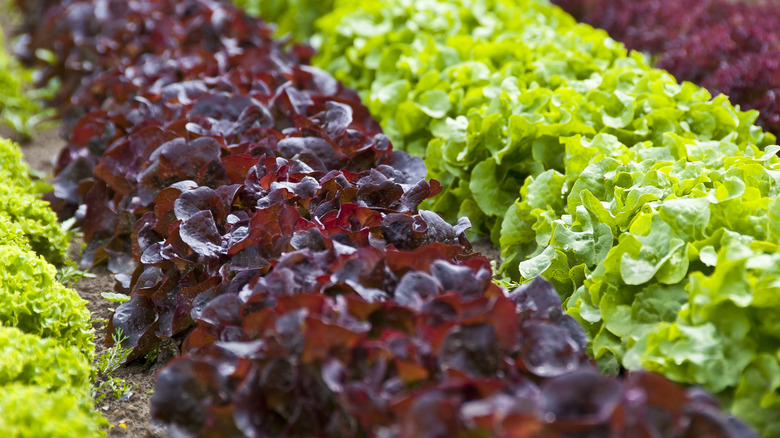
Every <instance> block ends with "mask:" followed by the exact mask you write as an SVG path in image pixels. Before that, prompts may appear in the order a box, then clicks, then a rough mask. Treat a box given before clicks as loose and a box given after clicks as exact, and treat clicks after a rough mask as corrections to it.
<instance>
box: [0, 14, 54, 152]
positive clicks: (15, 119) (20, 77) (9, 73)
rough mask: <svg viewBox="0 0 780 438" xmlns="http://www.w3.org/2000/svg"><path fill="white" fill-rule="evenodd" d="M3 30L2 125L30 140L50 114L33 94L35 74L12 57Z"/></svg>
mask: <svg viewBox="0 0 780 438" xmlns="http://www.w3.org/2000/svg"><path fill="white" fill-rule="evenodd" d="M3 47H5V37H4V36H3V30H2V28H0V123H2V124H3V125H7V126H9V127H11V128H13V129H14V130H15V131H17V132H18V133H20V134H22V135H24V136H26V137H29V136H30V134H31V133H32V129H33V128H34V127H35V125H36V124H38V123H39V122H41V121H42V120H43V119H44V118H45V117H46V115H47V113H46V112H45V111H43V110H42V108H41V105H40V104H38V103H37V102H36V101H35V100H34V99H33V98H32V95H31V94H30V93H29V90H30V89H31V88H32V72H31V71H30V70H27V69H25V68H23V67H22V66H21V65H20V64H19V62H18V61H17V60H16V59H14V58H13V57H12V56H11V55H10V54H8V53H7V52H6V51H5V50H4V49H3Z"/></svg>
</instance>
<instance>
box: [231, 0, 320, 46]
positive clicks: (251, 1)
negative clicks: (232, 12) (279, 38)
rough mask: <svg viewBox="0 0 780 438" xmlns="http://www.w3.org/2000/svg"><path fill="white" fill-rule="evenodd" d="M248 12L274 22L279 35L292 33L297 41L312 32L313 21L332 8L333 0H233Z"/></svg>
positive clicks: (305, 37) (308, 36)
mask: <svg viewBox="0 0 780 438" xmlns="http://www.w3.org/2000/svg"><path fill="white" fill-rule="evenodd" d="M233 3H235V5H236V6H238V7H240V8H244V9H246V10H247V12H249V13H250V14H253V15H257V16H259V17H261V18H262V19H263V20H265V21H267V22H269V23H274V24H276V26H277V30H278V33H279V34H280V35H285V34H288V33H290V34H292V35H293V37H294V38H295V39H296V40H298V41H304V40H308V39H309V38H310V37H311V36H312V35H313V34H314V21H315V20H316V19H317V18H319V17H321V16H322V15H324V14H325V13H327V12H330V11H331V10H332V9H333V0H319V1H311V0H233Z"/></svg>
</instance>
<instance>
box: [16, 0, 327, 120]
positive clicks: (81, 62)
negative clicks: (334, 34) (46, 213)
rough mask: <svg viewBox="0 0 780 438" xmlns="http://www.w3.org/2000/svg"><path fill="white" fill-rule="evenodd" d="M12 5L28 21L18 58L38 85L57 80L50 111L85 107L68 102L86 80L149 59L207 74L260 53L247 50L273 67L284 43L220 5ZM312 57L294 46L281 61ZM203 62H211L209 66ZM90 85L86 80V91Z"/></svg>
mask: <svg viewBox="0 0 780 438" xmlns="http://www.w3.org/2000/svg"><path fill="white" fill-rule="evenodd" d="M17 4H18V6H19V7H20V9H21V10H22V11H23V12H25V17H26V20H25V21H26V22H27V23H29V25H28V27H27V29H26V30H27V33H25V34H24V37H23V38H22V40H21V43H20V44H19V47H18V48H17V52H18V54H19V55H20V57H21V58H22V59H23V60H25V61H27V62H28V63H29V64H32V65H36V66H38V67H40V68H41V69H42V70H41V74H40V82H41V83H46V82H48V81H49V80H50V79H51V78H59V79H60V80H61V81H62V85H61V87H60V89H59V94H58V98H57V99H56V100H55V102H54V105H55V106H56V107H60V109H63V110H69V111H72V110H74V109H83V108H74V105H73V104H72V103H71V102H70V98H71V97H72V96H73V95H74V94H75V93H76V92H77V90H79V89H80V88H82V87H83V84H84V79H85V78H87V77H90V76H92V75H94V74H99V73H102V72H105V71H107V70H110V69H113V68H119V71H122V70H123V68H127V67H128V66H131V65H136V62H137V61H138V60H139V59H141V58H144V57H147V56H150V55H154V54H162V53H167V54H168V55H169V58H168V59H169V60H174V62H178V63H184V64H187V65H188V67H190V68H193V69H203V70H209V69H212V70H213V68H215V66H216V68H222V67H225V66H226V65H225V64H227V63H229V62H230V59H228V58H230V57H232V58H234V59H235V58H241V60H242V61H243V62H244V63H246V64H249V62H250V60H252V59H254V58H253V57H254V56H257V55H258V53H251V54H250V53H246V54H244V53H243V52H244V50H247V49H249V50H250V51H251V50H253V49H254V50H257V49H258V48H260V49H261V51H265V52H266V53H262V54H259V55H260V57H259V58H257V59H256V61H257V62H258V63H267V62H271V63H273V62H274V61H276V60H275V59H274V57H275V55H279V54H280V53H281V51H280V47H281V46H282V45H284V42H281V41H275V40H273V39H272V38H271V33H272V31H273V28H271V27H268V26H266V25H265V24H263V23H262V22H261V21H259V20H257V19H255V18H252V17H249V16H247V15H246V14H243V13H241V12H240V11H239V10H237V9H236V8H234V7H232V6H231V5H230V4H229V2H226V1H222V0H198V1H193V0H185V1H171V0H95V1H92V0H63V1H56V2H51V1H49V0H37V1H26V0H24V1H17ZM41 50H44V51H50V52H52V53H53V55H54V62H53V63H51V62H50V61H51V60H50V59H49V58H50V57H43V58H44V59H41V57H40V56H39V55H40V51H41ZM218 53H219V54H218ZM311 54H312V53H311V51H310V50H309V49H306V48H304V47H303V46H295V47H294V48H293V49H292V50H288V51H285V53H284V55H283V57H282V59H280V60H279V61H280V62H282V64H289V63H290V62H293V63H294V64H300V63H305V62H306V61H307V60H308V58H309V57H310V56H311ZM204 56H205V58H208V57H209V56H211V57H213V58H212V62H206V61H207V59H205V58H204ZM157 62H161V63H163V64H164V63H165V62H166V60H165V59H162V60H157ZM148 65H149V64H147V66H148ZM136 67H139V66H138V65H136ZM151 67H152V68H158V67H157V66H155V65H154V64H151ZM212 76H213V75H212ZM131 79H132V78H131ZM93 85H94V84H93V83H92V82H91V81H87V87H91V86H93ZM138 85H139V87H137V88H140V86H142V84H138ZM76 107H78V105H76Z"/></svg>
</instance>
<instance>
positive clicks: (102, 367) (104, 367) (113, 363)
mask: <svg viewBox="0 0 780 438" xmlns="http://www.w3.org/2000/svg"><path fill="white" fill-rule="evenodd" d="M111 338H112V339H113V340H114V346H113V347H111V348H109V349H107V350H106V351H103V352H102V353H100V355H99V356H98V357H97V359H96V360H95V366H96V367H97V370H98V373H99V375H100V376H101V377H102V378H103V379H105V380H104V381H102V382H101V383H100V384H99V385H98V386H97V388H95V390H94V397H95V400H96V401H98V402H99V401H101V400H103V399H104V398H106V396H107V395H108V394H113V395H114V397H115V398H116V399H117V400H119V401H124V400H128V399H129V398H130V397H131V396H132V395H133V388H136V389H137V388H138V385H136V384H135V383H128V382H126V381H125V380H123V379H120V378H117V377H113V376H111V373H113V372H114V371H116V370H117V369H118V368H119V367H120V366H121V365H122V363H124V361H125V360H126V359H127V357H128V356H129V355H130V352H131V351H132V350H130V349H126V348H122V342H124V341H125V340H126V339H127V336H124V334H123V333H122V330H121V329H117V331H116V332H115V333H113V334H112V335H111Z"/></svg>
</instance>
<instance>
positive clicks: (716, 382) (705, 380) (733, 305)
mask: <svg viewBox="0 0 780 438" xmlns="http://www.w3.org/2000/svg"><path fill="white" fill-rule="evenodd" d="M736 137H737V134H736V133H734V134H731V135H730V136H727V138H726V139H724V140H721V141H698V140H693V139H685V138H682V137H680V136H678V135H676V134H672V133H667V134H665V135H664V136H663V139H662V140H661V141H660V142H658V143H652V142H644V143H639V144H636V145H634V146H632V147H628V146H626V145H624V144H622V143H620V142H619V141H618V140H617V138H616V137H614V136H611V135H608V134H599V135H597V136H596V137H595V138H594V139H593V140H592V141H591V140H587V139H585V138H583V137H581V136H575V137H571V138H567V139H564V140H563V144H564V146H565V155H564V167H565V172H564V173H560V172H557V171H555V170H548V171H546V172H543V173H542V174H540V175H538V176H537V177H536V178H529V179H528V180H527V181H526V183H525V185H524V187H523V190H522V192H523V196H522V199H521V200H518V202H517V203H516V204H515V207H514V208H513V209H510V212H509V213H510V214H508V215H507V219H506V221H505V222H504V231H505V233H504V234H503V235H502V243H507V247H505V248H504V250H505V251H508V250H509V249H512V250H513V251H515V252H514V255H515V257H516V258H514V259H512V260H513V261H514V262H517V266H518V271H519V275H520V278H521V279H522V280H524V281H525V280H530V279H532V278H534V277H535V276H537V275H542V276H544V277H545V278H548V279H550V280H551V281H553V282H554V283H555V285H556V287H557V288H558V290H559V291H560V292H561V293H562V294H564V296H568V299H567V300H566V301H565V302H564V307H565V308H566V309H567V311H568V312H569V313H570V314H572V315H573V316H575V317H576V318H577V319H578V320H579V321H580V322H581V323H582V324H583V327H584V328H585V330H586V332H587V333H588V335H589V338H590V339H592V344H591V348H592V353H593V356H594V357H596V359H597V360H599V362H600V363H601V365H602V366H603V367H605V368H614V367H616V366H617V361H619V362H620V363H621V364H622V365H623V366H624V367H626V368H629V369H637V368H646V369H649V370H652V371H656V372H659V373H662V374H664V375H666V376H668V377H670V378H671V379H673V380H676V381H679V382H685V383H691V384H700V385H703V386H705V387H706V388H707V389H709V390H711V391H713V392H715V393H717V394H719V395H720V396H721V397H722V399H723V401H724V403H725V404H726V405H727V406H729V407H730V408H731V410H732V412H734V413H735V414H737V415H739V416H741V417H742V418H745V419H746V420H748V421H750V422H751V423H752V424H753V425H754V426H756V427H757V428H758V429H759V430H760V431H762V434H763V436H778V435H780V416H778V409H780V356H779V355H778V353H779V352H780V348H779V347H780V328H778V327H780V325H778V324H780V316H778V315H780V225H779V224H780V201H778V200H777V198H778V196H779V195H780V160H778V158H777V156H776V155H775V153H776V152H777V151H778V150H780V148H778V147H777V146H772V147H767V148H766V149H765V150H761V149H760V148H758V147H756V146H754V145H751V144H747V145H743V146H740V145H738V144H736V143H734V142H732V141H730V140H731V139H733V138H736ZM504 239H510V240H506V241H505V240H504ZM511 242H518V243H517V245H516V246H515V247H514V248H513V247H512V246H511V245H509V243H511ZM569 294H571V295H570V296H569Z"/></svg>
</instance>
